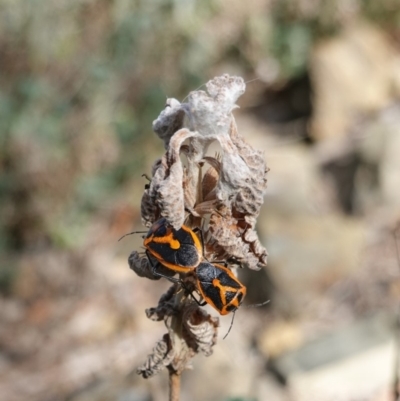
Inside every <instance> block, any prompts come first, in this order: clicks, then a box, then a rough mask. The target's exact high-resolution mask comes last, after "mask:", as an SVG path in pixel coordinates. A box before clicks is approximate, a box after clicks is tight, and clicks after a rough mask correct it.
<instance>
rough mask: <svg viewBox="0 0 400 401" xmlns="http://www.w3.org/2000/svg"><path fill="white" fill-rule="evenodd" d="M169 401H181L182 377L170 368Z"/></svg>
mask: <svg viewBox="0 0 400 401" xmlns="http://www.w3.org/2000/svg"><path fill="white" fill-rule="evenodd" d="M168 372H169V401H179V394H180V390H181V375H180V374H179V373H176V372H175V371H174V370H173V369H171V368H169V369H168Z"/></svg>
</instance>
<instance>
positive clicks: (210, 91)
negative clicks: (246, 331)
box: [129, 75, 268, 377]
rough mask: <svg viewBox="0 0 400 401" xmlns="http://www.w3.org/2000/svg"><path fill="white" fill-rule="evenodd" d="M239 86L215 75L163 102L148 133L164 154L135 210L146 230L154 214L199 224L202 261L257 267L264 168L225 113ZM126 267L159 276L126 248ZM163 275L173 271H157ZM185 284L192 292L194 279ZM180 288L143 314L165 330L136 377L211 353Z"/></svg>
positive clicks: (201, 314)
mask: <svg viewBox="0 0 400 401" xmlns="http://www.w3.org/2000/svg"><path fill="white" fill-rule="evenodd" d="M244 90H245V84H244V81H243V79H242V78H239V77H230V76H228V75H223V76H221V77H216V78H214V79H213V80H211V81H209V82H208V83H207V85H206V91H193V92H191V93H190V94H189V95H188V97H187V101H186V102H185V103H179V102H178V101H177V100H175V99H168V100H167V105H166V107H165V109H164V110H163V111H162V112H161V113H160V115H159V116H158V118H157V119H156V120H155V121H154V122H153V130H154V131H155V132H156V134H157V135H158V136H159V137H160V138H161V139H162V140H163V142H164V146H165V149H166V152H165V154H164V156H163V157H162V158H161V159H160V160H158V161H156V163H155V164H154V166H153V169H152V178H151V182H150V184H148V185H146V187H145V191H144V194H143V197H142V204H141V211H142V220H143V223H144V224H145V225H146V226H148V227H149V226H151V224H152V223H154V222H155V221H156V220H158V219H159V218H160V217H161V216H162V217H165V218H166V219H167V221H168V222H169V223H170V224H171V225H172V226H173V227H174V228H175V229H177V230H178V229H180V228H181V226H182V225H183V224H184V223H185V224H186V225H188V226H189V227H201V229H202V233H203V235H202V239H203V242H204V244H203V245H204V253H205V254H204V256H205V257H206V258H207V259H208V260H211V261H212V260H227V261H232V260H234V261H235V262H237V263H239V264H241V265H243V266H248V267H249V268H251V269H255V270H257V269H260V267H261V266H262V265H265V264H266V263H267V251H266V249H265V248H264V247H263V246H262V245H261V243H260V241H259V239H258V236H257V233H256V231H255V225H256V219H257V217H258V215H259V213H260V208H261V205H262V203H263V196H264V192H265V189H266V186H267V172H268V168H267V166H266V163H265V160H264V156H263V154H262V152H260V151H258V150H255V149H253V148H252V147H251V146H250V145H249V144H247V143H246V142H245V141H244V139H243V138H242V137H241V136H240V135H239V133H238V130H237V127H236V123H235V119H234V117H233V114H232V111H233V110H234V109H235V108H236V107H237V106H236V101H237V99H238V98H239V97H240V96H241V95H242V94H243V93H244ZM212 142H217V143H218V144H219V146H220V148H221V151H220V154H219V155H218V156H216V157H211V156H207V150H208V147H209V145H210V144H211V143H212ZM204 166H208V167H204ZM129 264H130V266H131V268H132V269H133V270H134V271H135V272H136V273H137V274H138V275H139V276H141V277H147V278H150V279H152V280H157V279H158V278H159V277H158V276H157V277H156V276H154V274H153V272H152V270H153V269H152V268H151V266H149V263H148V262H147V263H146V262H145V261H143V258H142V259H141V258H140V257H139V255H137V254H135V253H134V252H132V254H131V256H130V258H129ZM161 268H162V266H161V265H158V266H157V269H161ZM166 270H167V272H165V271H166ZM159 271H160V270H159ZM163 274H165V275H168V274H173V272H172V273H171V271H169V272H168V269H165V268H164V271H163ZM189 276H190V274H189ZM189 276H187V277H186V278H188V277H189ZM189 283H190V282H189V281H187V284H186V285H189ZM192 284H193V290H195V289H196V280H193V283H192ZM187 290H188V288H187V287H185V291H183V290H182V289H180V288H179V285H174V286H173V287H171V289H170V290H169V292H168V293H167V294H165V295H164V296H163V297H161V299H160V301H159V304H158V306H157V307H156V308H150V309H148V310H147V311H146V313H147V316H148V317H149V318H150V319H152V320H164V322H165V325H166V327H167V328H168V334H166V335H165V336H164V337H163V339H162V340H160V342H159V343H157V345H156V347H155V348H154V350H153V354H152V355H150V356H149V358H148V360H147V361H146V363H145V364H144V365H143V366H142V367H141V368H139V370H138V373H139V374H141V375H142V376H143V377H150V376H151V375H153V374H155V373H157V372H159V371H160V370H162V369H163V368H164V367H168V369H169V370H170V371H172V372H176V373H180V372H181V371H182V370H184V369H185V368H187V366H188V365H189V364H190V361H191V359H192V358H193V356H194V355H196V354H197V353H198V352H202V353H204V354H205V355H207V356H208V355H211V353H212V347H213V346H214V344H215V342H216V337H217V327H218V319H216V318H213V317H211V316H210V315H208V314H207V313H206V312H205V311H204V310H202V309H200V307H199V306H198V305H197V304H194V303H193V301H192V300H191V299H190V298H188V297H187Z"/></svg>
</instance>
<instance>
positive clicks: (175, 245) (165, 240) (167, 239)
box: [145, 232, 181, 249]
mask: <svg viewBox="0 0 400 401" xmlns="http://www.w3.org/2000/svg"><path fill="white" fill-rule="evenodd" d="M150 242H155V243H156V244H168V245H169V246H170V248H171V249H179V248H180V247H181V243H180V242H179V241H178V240H176V239H175V238H174V235H173V233H172V232H171V233H169V234H167V235H164V236H163V237H154V236H153V237H151V238H148V241H146V243H150ZM145 246H146V244H145Z"/></svg>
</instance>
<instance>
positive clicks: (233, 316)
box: [223, 311, 236, 340]
mask: <svg viewBox="0 0 400 401" xmlns="http://www.w3.org/2000/svg"><path fill="white" fill-rule="evenodd" d="M235 315H236V311H234V312H233V314H232V320H231V325H230V326H229V329H228V332H227V333H226V334H225V335H224V338H223V340H225V338H226V337H228V334H229V333H230V332H231V328H232V326H233V320H234V319H235Z"/></svg>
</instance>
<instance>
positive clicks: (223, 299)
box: [195, 262, 246, 315]
mask: <svg viewBox="0 0 400 401" xmlns="http://www.w3.org/2000/svg"><path fill="white" fill-rule="evenodd" d="M195 277H196V282H197V287H198V290H199V292H200V294H201V296H202V297H203V299H204V301H205V302H207V303H208V304H210V305H211V306H212V307H214V308H215V309H216V310H217V311H218V312H219V313H220V314H221V315H227V314H228V313H230V312H234V311H235V310H236V309H238V308H239V306H240V305H241V303H242V302H243V299H244V297H245V295H246V287H245V286H244V285H243V284H242V283H241V282H240V281H239V280H238V279H237V278H236V277H235V275H234V274H233V273H232V271H231V270H230V269H228V268H227V267H224V266H222V265H219V264H211V263H209V262H202V263H200V264H199V265H198V266H197V267H196V270H195Z"/></svg>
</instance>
